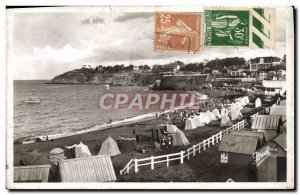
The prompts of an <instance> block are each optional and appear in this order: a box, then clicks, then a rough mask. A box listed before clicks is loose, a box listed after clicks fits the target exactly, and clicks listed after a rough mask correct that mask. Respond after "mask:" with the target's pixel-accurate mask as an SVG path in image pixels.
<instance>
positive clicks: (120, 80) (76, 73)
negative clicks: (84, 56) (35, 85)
mask: <svg viewBox="0 0 300 195" xmlns="http://www.w3.org/2000/svg"><path fill="white" fill-rule="evenodd" d="M161 78H162V74H156V73H137V72H127V73H115V74H101V73H98V72H97V71H95V70H93V69H85V68H83V69H76V70H73V71H69V72H66V73H63V74H61V75H58V76H56V77H54V78H53V79H52V80H51V82H50V83H52V84H95V85H96V84H110V85H144V86H147V85H150V84H153V83H154V82H155V81H156V80H160V79H161Z"/></svg>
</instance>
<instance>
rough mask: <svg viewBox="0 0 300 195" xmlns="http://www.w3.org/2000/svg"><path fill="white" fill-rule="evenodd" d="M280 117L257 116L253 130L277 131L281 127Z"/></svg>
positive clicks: (253, 123) (252, 126)
mask: <svg viewBox="0 0 300 195" xmlns="http://www.w3.org/2000/svg"><path fill="white" fill-rule="evenodd" d="M279 121H280V116H274V115H257V116H256V117H254V119H253V122H252V125H251V129H261V130H276V131H277V129H278V127H279Z"/></svg>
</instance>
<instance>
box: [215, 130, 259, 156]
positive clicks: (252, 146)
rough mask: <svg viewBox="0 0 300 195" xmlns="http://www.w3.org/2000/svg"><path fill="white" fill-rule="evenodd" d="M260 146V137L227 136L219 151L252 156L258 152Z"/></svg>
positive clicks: (224, 137)
mask: <svg viewBox="0 0 300 195" xmlns="http://www.w3.org/2000/svg"><path fill="white" fill-rule="evenodd" d="M258 144H259V143H258V137H250V136H241V135H232V134H225V135H224V136H223V138H222V141H221V144H220V147H219V151H220V152H232V153H238V154H251V155H252V154H253V153H254V152H255V151H256V149H257V146H258Z"/></svg>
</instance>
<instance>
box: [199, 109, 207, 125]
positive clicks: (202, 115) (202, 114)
mask: <svg viewBox="0 0 300 195" xmlns="http://www.w3.org/2000/svg"><path fill="white" fill-rule="evenodd" d="M199 118H200V119H201V120H202V121H203V122H204V124H206V125H207V124H209V120H207V117H205V114H204V113H203V112H201V113H200V115H199Z"/></svg>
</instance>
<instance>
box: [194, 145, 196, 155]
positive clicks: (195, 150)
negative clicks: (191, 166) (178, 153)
mask: <svg viewBox="0 0 300 195" xmlns="http://www.w3.org/2000/svg"><path fill="white" fill-rule="evenodd" d="M193 156H196V148H195V145H193Z"/></svg>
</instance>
